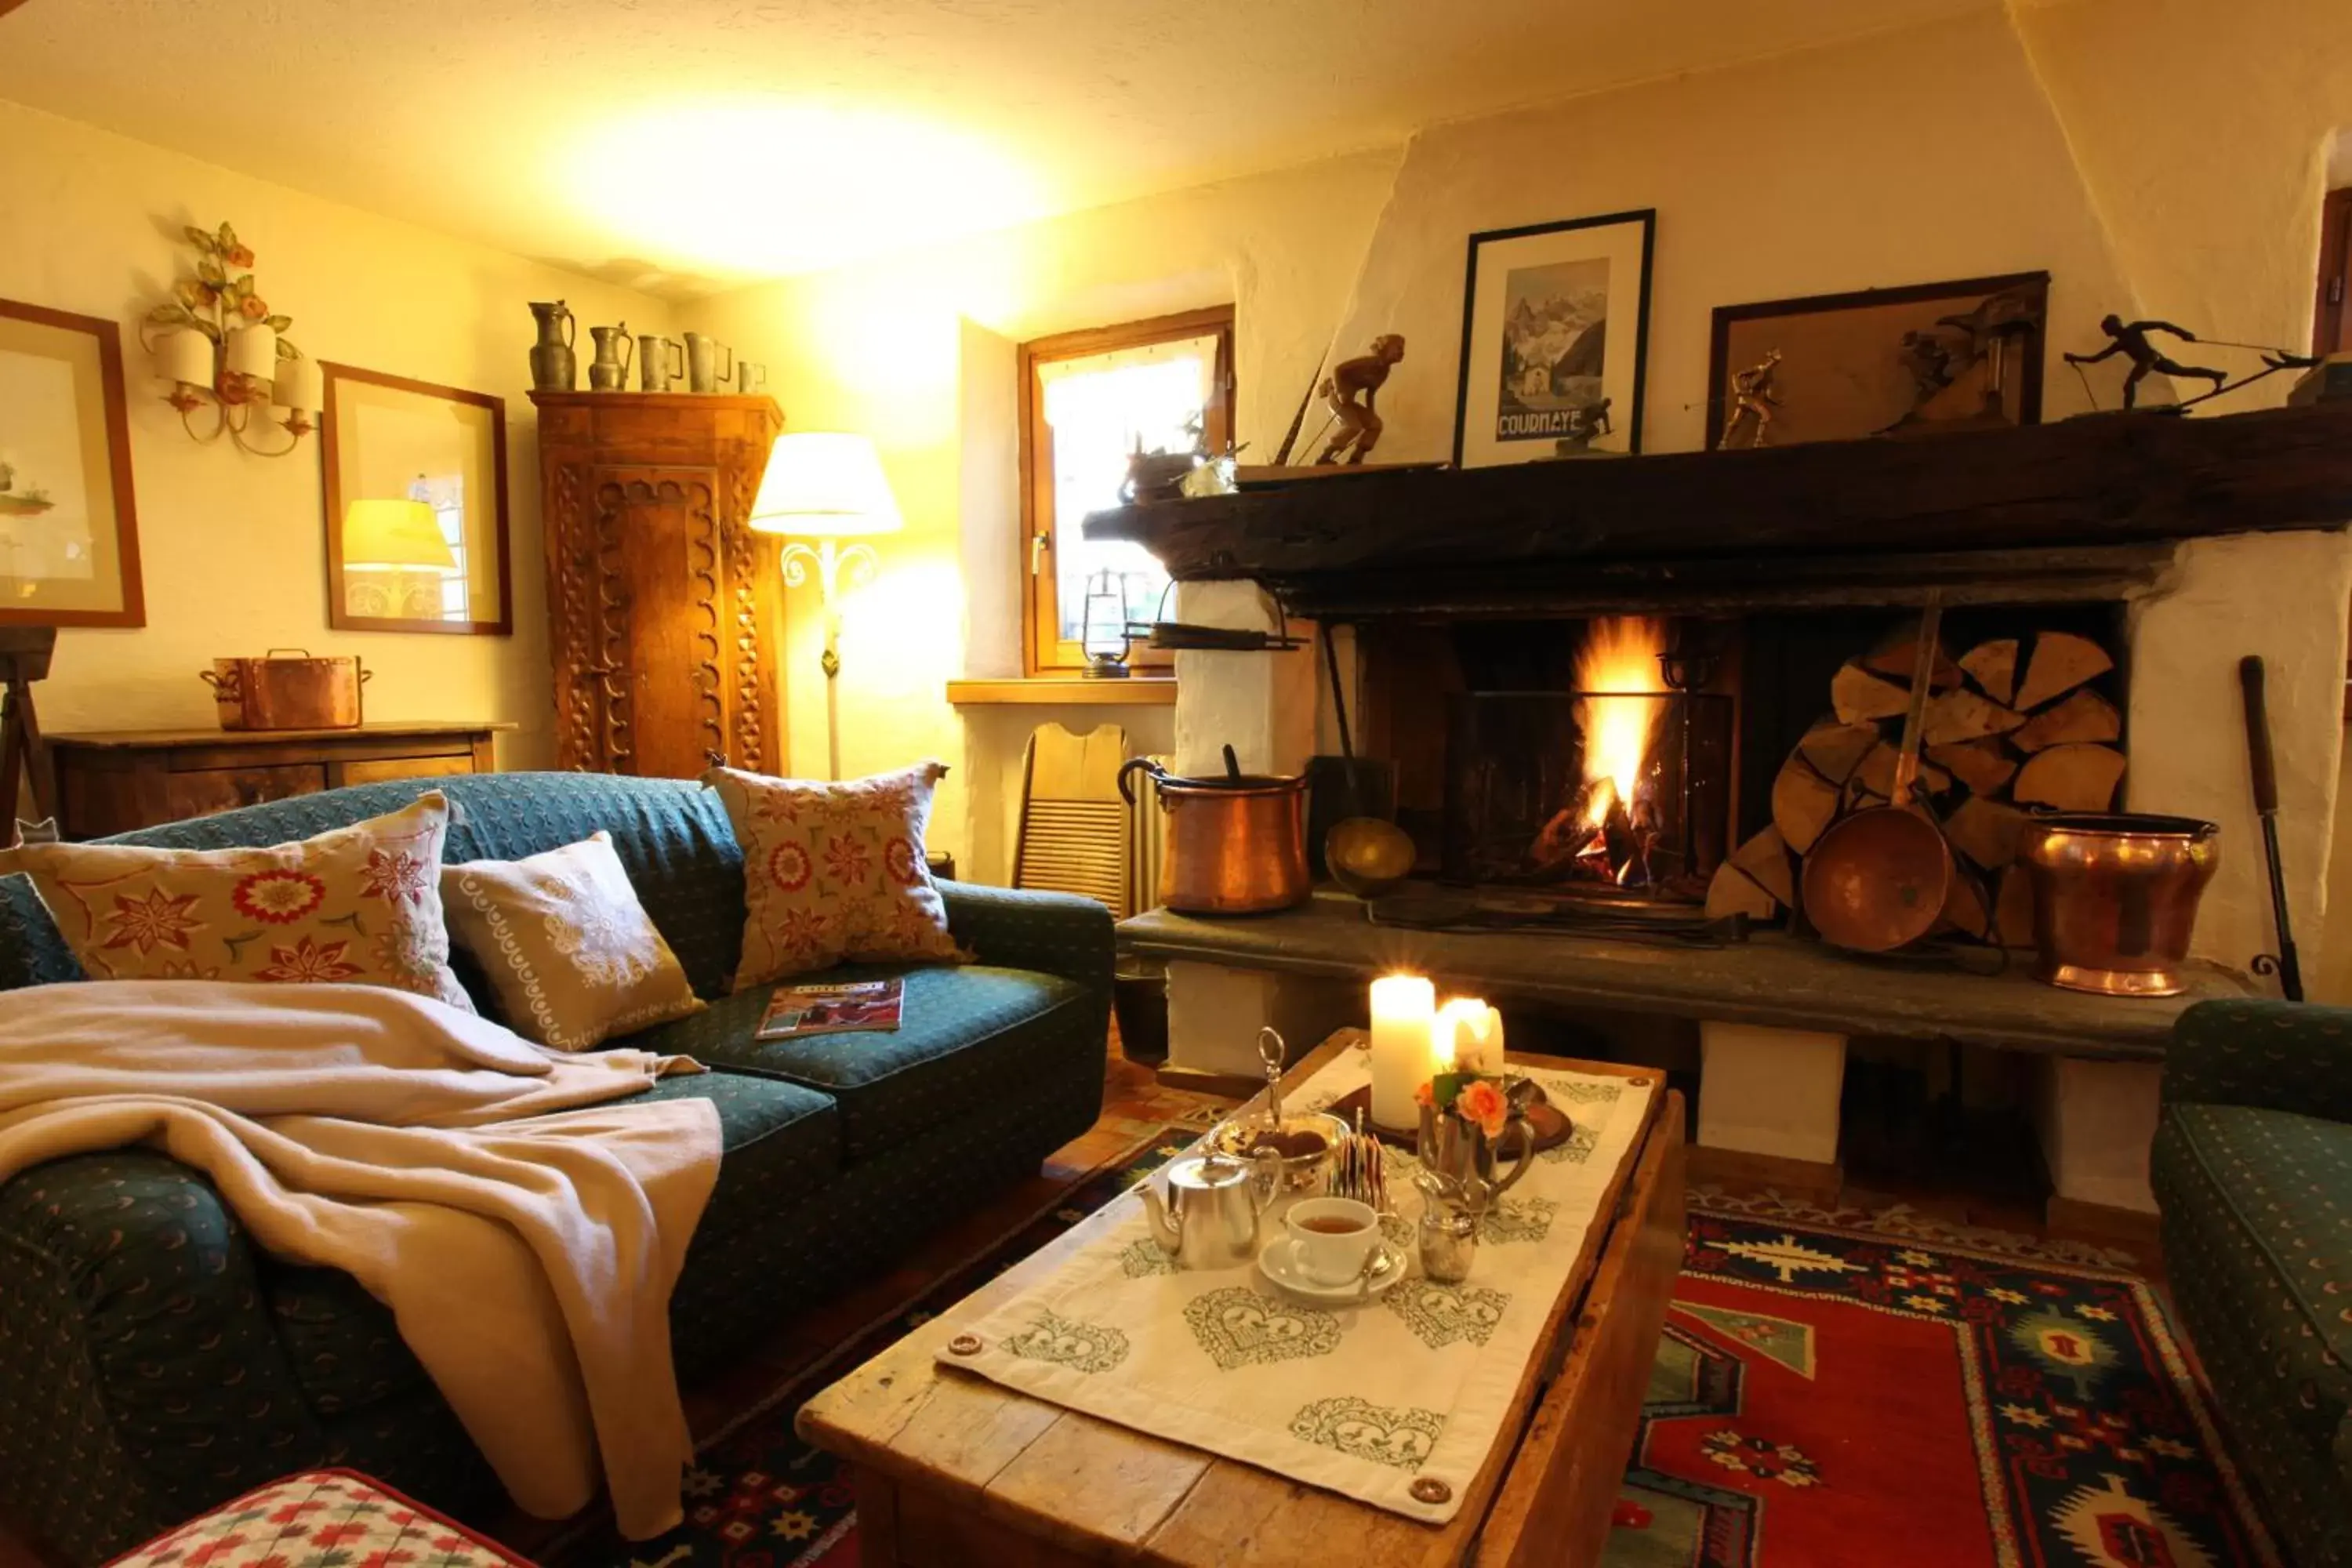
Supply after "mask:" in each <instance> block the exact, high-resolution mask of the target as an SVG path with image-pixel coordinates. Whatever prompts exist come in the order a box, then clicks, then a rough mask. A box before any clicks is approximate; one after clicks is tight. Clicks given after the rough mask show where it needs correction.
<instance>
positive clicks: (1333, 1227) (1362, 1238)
mask: <svg viewBox="0 0 2352 1568" xmlns="http://www.w3.org/2000/svg"><path fill="white" fill-rule="evenodd" d="M1282 1223H1283V1226H1284V1227H1285V1228H1286V1229H1287V1230H1288V1231H1289V1232H1290V1255H1291V1257H1292V1258H1294V1259H1295V1260H1296V1261H1297V1265H1298V1271H1299V1272H1300V1273H1301V1274H1303V1275H1305V1276H1306V1277H1307V1279H1310V1280H1312V1281H1313V1282H1315V1283H1316V1284H1318V1285H1344V1284H1346V1283H1347V1282H1348V1281H1349V1280H1350V1279H1355V1278H1356V1277H1357V1276H1358V1275H1360V1274H1361V1273H1363V1271H1364V1260H1365V1259H1366V1258H1370V1256H1371V1255H1372V1248H1374V1247H1378V1246H1379V1245H1380V1242H1381V1216H1380V1215H1379V1214H1378V1212H1376V1211H1375V1210H1374V1209H1373V1207H1372V1205H1370V1204H1360V1203H1358V1202H1357V1201H1356V1200H1355V1199H1353V1198H1301V1199H1300V1200H1299V1201H1298V1202H1297V1203H1295V1204H1293V1205H1290V1212H1289V1213H1288V1214H1286V1215H1284V1216H1283V1220H1282Z"/></svg>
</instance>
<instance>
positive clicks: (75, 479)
mask: <svg viewBox="0 0 2352 1568" xmlns="http://www.w3.org/2000/svg"><path fill="white" fill-rule="evenodd" d="M146 624H147V605H146V600H145V598H144V597H143V595H142V591H141V587H140V581H139V518H138V509H137V508H136V506H135V505H134V504H133V503H132V500H131V420H130V416H129V414H128V412H127V411H126V409H125V406H124V404H123V393H122V331H121V328H119V327H117V326H116V325H115V324H114V323H113V322H112V321H104V320H101V319H100V318H99V317H96V316H75V315H68V313H67V312H65V311H63V310H45V309H44V308H42V307H41V306H38V305H20V304H17V303H16V302H15V301H14V300H0V626H145V625H146Z"/></svg>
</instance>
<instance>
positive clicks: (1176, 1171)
mask: <svg viewBox="0 0 2352 1568" xmlns="http://www.w3.org/2000/svg"><path fill="white" fill-rule="evenodd" d="M1281 1175H1282V1165H1281V1162H1280V1159H1279V1157H1278V1156H1276V1154H1275V1153H1274V1152H1273V1151H1272V1150H1270V1149H1269V1150H1265V1151H1264V1152H1261V1153H1260V1154H1259V1156H1258V1157H1257V1159H1255V1161H1250V1160H1234V1159H1229V1158H1227V1157H1226V1156H1225V1155H1223V1154H1194V1155H1190V1156H1187V1157H1186V1158H1184V1159H1181V1160H1179V1161H1177V1162H1176V1163H1173V1164H1171V1165H1170V1166H1169V1167H1168V1200H1167V1202H1166V1203H1164V1204H1163V1203H1162V1202H1161V1201H1160V1192H1159V1189H1158V1188H1157V1187H1154V1186H1153V1185H1152V1184H1150V1183H1149V1182H1146V1183H1145V1184H1143V1210H1144V1215H1145V1216H1146V1217H1147V1218H1148V1219H1150V1222H1151V1238H1152V1239H1153V1240H1154V1241H1156V1242H1158V1243H1159V1244H1160V1251H1162V1252H1164V1253H1166V1254H1167V1255H1168V1257H1169V1258H1170V1260H1171V1261H1172V1262H1173V1263H1174V1264H1175V1265H1176V1267H1177V1268H1237V1267H1239V1266H1241V1265H1243V1264H1245V1263H1248V1262H1250V1261H1251V1260H1252V1259H1254V1258H1256V1257H1257V1247H1258V1220H1259V1218H1260V1217H1261V1216H1262V1215H1264V1214H1265V1205H1266V1203H1267V1201H1268V1200H1269V1199H1271V1198H1272V1197H1273V1195H1274V1193H1275V1190H1276V1185H1277V1184H1278V1183H1279V1182H1280V1180H1281Z"/></svg>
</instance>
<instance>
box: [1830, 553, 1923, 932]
mask: <svg viewBox="0 0 2352 1568" xmlns="http://www.w3.org/2000/svg"><path fill="white" fill-rule="evenodd" d="M1943 618H1944V606H1943V600H1942V596H1941V595H1930V596H1929V598H1928V600H1927V608H1926V609H1925V610H1923V611H1921V612H1920V615H1919V645H1918V653H1917V657H1916V659H1915V660H1914V663H1913V668H1912V671H1911V707H1910V710H1909V711H1908V712H1907V713H1906V714H1905V716H1904V720H1903V752H1902V754H1901V756H1900V757H1898V758H1897V759H1896V761H1895V789H1894V794H1893V796H1892V797H1891V798H1890V799H1889V801H1888V802H1887V804H1886V805H1879V806H1873V807H1872V808H1870V809H1869V810H1868V811H1857V812H1855V813H1854V814H1853V816H1849V817H1846V818H1844V819H1843V820H1842V821H1839V822H1836V823H1833V824H1832V825H1831V826H1830V830H1829V831H1828V832H1826V833H1824V834H1822V836H1821V837H1820V838H1818V839H1817V840H1815V841H1814V844H1813V847H1812V852H1811V854H1809V855H1807V856H1806V857H1805V875H1804V884H1803V889H1802V890H1803V898H1804V909H1805V918H1806V919H1807V920H1809V921H1812V924H1813V929H1814V930H1815V931H1818V932H1820V933H1821V936H1822V941H1824V942H1832V943H1834V944H1835V945H1837V946H1839V947H1843V948H1851V949H1853V951H1854V952H1893V951H1894V950H1895V949H1896V948H1898V947H1901V946H1903V945H1905V944H1906V943H1907V942H1916V941H1917V940H1918V939H1919V938H1921V937H1923V936H1925V935H1927V932H1928V931H1930V930H1932V929H1933V928H1934V926H1935V924H1936V921H1937V918H1938V917H1939V916H1940V915H1941V914H1942V913H1943V909H1944V900H1945V899H1946V898H1947V897H1948V895H1949V894H1950V892H1951V890H1952V878H1953V876H1954V874H1955V873H1954V870H1953V867H1952V849H1951V846H1950V845H1948V844H1947V843H1945V842H1944V834H1943V830H1942V829H1941V828H1939V827H1937V826H1936V823H1935V820H1934V819H1933V818H1932V817H1930V816H1928V815H1927V807H1926V806H1925V805H1921V804H1920V803H1918V802H1917V801H1916V800H1915V799H1914V798H1913V795H1914V792H1915V786H1916V782H1917V779H1918V776H1919V737H1920V731H1921V730H1922V729H1923V728H1925V725H1926V718H1927V692H1928V689H1929V688H1930V687H1931V686H1932V685H1933V684H1934V682H1935V678H1936V648H1937V633H1938V632H1939V631H1940V630H1941V629H1942V626H1943Z"/></svg>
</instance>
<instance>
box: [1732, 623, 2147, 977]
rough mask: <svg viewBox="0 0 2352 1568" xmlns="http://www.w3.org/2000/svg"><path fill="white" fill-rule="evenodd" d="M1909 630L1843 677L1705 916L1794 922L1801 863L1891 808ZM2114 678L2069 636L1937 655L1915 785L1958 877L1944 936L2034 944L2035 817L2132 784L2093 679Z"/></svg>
mask: <svg viewBox="0 0 2352 1568" xmlns="http://www.w3.org/2000/svg"><path fill="white" fill-rule="evenodd" d="M1915 637H1916V631H1912V630H1905V631H1903V632H1900V633H1898V634H1897V635H1895V637H1891V638H1890V639H1889V640H1887V641H1886V642H1885V643H1883V644H1882V645H1880V646H1879V647H1876V648H1874V649H1872V650H1871V651H1870V652H1869V653H1867V654H1864V655H1863V656H1862V657H1861V658H1853V659H1849V660H1847V661H1846V663H1845V664H1844V665H1843V666H1842V667H1840V668H1839V670H1838V672H1837V676H1836V678H1835V679H1832V681H1831V682H1830V706H1831V709H1832V716H1831V717H1828V718H1824V719H1823V720H1822V721H1821V722H1819V723H1817V724H1815V725H1814V726H1813V727H1812V728H1811V730H1809V731H1806V732H1805V736H1804V739H1802V740H1801V741H1800V742H1797V748H1796V750H1795V751H1793V752H1790V754H1789V759H1788V761H1786V762H1785V763H1781V764H1780V773H1778V774H1776V775H1775V776H1774V778H1773V780H1772V823H1771V826H1769V827H1767V828H1765V829H1764V830H1763V831H1762V832H1760V833H1759V834H1757V835H1756V836H1755V837H1751V838H1749V839H1748V841H1747V842H1746V843H1744V844H1742V845H1740V846H1739V847H1738V848H1737V849H1735V850H1734V851H1732V853H1731V855H1730V857H1729V858H1727V859H1726V860H1725V861H1724V863H1723V865H1722V866H1720V867H1719V868H1717V870H1716V873H1715V879H1714V881H1713V882H1712V883H1710V884H1709V886H1708V888H1707V896H1706V910H1707V913H1708V914H1710V915H1717V916H1720V915H1727V914H1732V913H1745V914H1747V915H1749V916H1751V917H1753V918H1755V919H1759V920H1767V919H1770V918H1772V917H1773V916H1776V915H1778V914H1780V912H1781V911H1782V910H1793V909H1794V908H1795V907H1796V904H1797V889H1798V888H1799V887H1800V885H1801V881H1802V877H1801V871H1800V867H1801V863H1802V861H1803V858H1804V857H1805V855H1806V854H1807V853H1808V852H1809V851H1810V850H1811V848H1812V847H1813V845H1814V844H1815V843H1816V842H1817V841H1819V839H1820V838H1821V837H1822V834H1823V833H1825V832H1826V831H1828V829H1829V826H1830V825H1831V824H1832V823H1833V822H1835V821H1837V820H1838V819H1839V818H1840V817H1842V816H1846V815H1847V814H1849V813H1851V812H1855V811H1860V810H1862V809H1864V807H1867V806H1874V805H1885V804H1887V797H1888V795H1890V794H1891V793H1892V791H1893V789H1894V784H1895V762H1896V759H1897V758H1898V756H1899V755H1900V751H1901V747H1902V743H1903V717H1904V714H1905V712H1906V710H1908V708H1909V707H1910V703H1911V678H1912V672H1913V671H1914V670H1915V669H1916V668H1917V658H1916V651H1917V650H1916V644H1915V641H1914V639H1915ZM2112 668H2115V660H2114V659H2112V658H2109V657H2108V656H2107V653H2106V650H2105V649H2104V648H2102V647H2099V645H2098V644H2096V643H2095V642H2093V641H2091V640H2090V639H2089V638H2088V637H2077V636H2075V635H2074V633H2072V632H2049V631H2046V632H2041V633H2037V634H2035V635H2033V636H2032V637H1997V638H1994V639H1993V640H1992V641H1990V642H1983V643H1979V644H1978V645H1977V646H1976V647H1972V648H1970V649H1969V651H1968V652H1966V653H1964V654H1962V655H1961V656H1960V657H1959V658H1956V659H1955V658H1948V657H1947V656H1946V655H1945V653H1944V651H1943V650H1942V649H1940V648H1939V649H1937V654H1936V659H1935V664H1934V666H1933V669H1934V673H1933V675H1932V676H1931V677H1930V678H1929V679H1930V680H1931V682H1932V686H1931V689H1930V692H1929V695H1928V699H1927V716H1926V718H1925V720H1924V721H1923V725H1922V729H1921V733H1920V740H1921V750H1920V761H1919V779H1920V789H1921V790H1922V791H1923V792H1924V793H1925V794H1926V795H1927V802H1928V805H1929V807H1930V809H1931V810H1932V811H1933V812H1934V814H1935V816H1936V819H1937V821H1938V822H1940V823H1941V824H1942V825H1943V829H1944V836H1945V837H1946V839H1947V840H1948V841H1949V843H1950V844H1951V847H1952V848H1953V850H1954V852H1955V857H1956V859H1957V861H1958V871H1959V875H1958V876H1957V877H1955V878H1954V879H1953V880H1952V889H1953V890H1952V896H1951V898H1950V900H1948V902H1947V904H1946V905H1945V909H1944V921H1943V926H1942V928H1940V929H1945V930H1949V931H1962V932H1965V933H1967V934H1968V935H1969V936H1972V937H1977V938H1979V939H1981V940H1984V941H1988V942H1999V943H2000V944H2001V945H2002V946H2004V947H2031V946H2032V943H2033V897H2032V890H2031V889H2029V887H2028V886H2027V883H2026V879H2025V868H2023V867H2022V866H2019V865H2016V864H2015V863H2014V862H2015V861H2016V858H2017V846H2018V838H2019V836H2020V834H2021V831H2022V830H2023V828H2024V826H2025V822H2026V817H2027V813H2028V811H2029V810H2030V809H2031V808H2033V807H2042V808H2045V809H2053V810H2059V811H2105V810H2108V809H2110V808H2111V807H2112V806H2113V805H2114V803H2115V798H2116V786H2117V785H2119V784H2121V783H2122V782H2123V776H2124V754H2123V752H2122V750H2121V749H2120V748H2119V747H2118V746H2117V745H2116V742H2117V741H2119V740H2120V739H2121V738H2122V735H2123V715H2122V714H2121V713H2119V712H2117V711H2116V705H2115V704H2114V703H2113V702H2112V701H2110V700H2107V699H2106V698H2105V696H2103V695H2101V694H2100V693H2099V692H2098V691H2097V690H2095V689H2093V688H2092V686H2091V682H2093V681H2095V680H2096V679H2098V678H2099V677H2100V676H2102V675H2105V673H2106V672H2107V671H2108V670H2110V669H2112Z"/></svg>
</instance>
